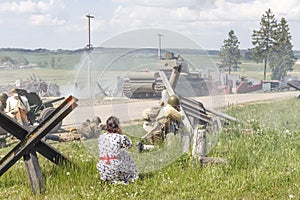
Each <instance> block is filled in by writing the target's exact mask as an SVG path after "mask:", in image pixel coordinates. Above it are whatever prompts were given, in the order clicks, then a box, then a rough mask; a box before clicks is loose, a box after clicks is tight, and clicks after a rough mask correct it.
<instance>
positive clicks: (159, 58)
mask: <svg viewBox="0 0 300 200" xmlns="http://www.w3.org/2000/svg"><path fill="white" fill-rule="evenodd" d="M157 36H158V52H157V54H158V60H161V37H162V36H164V35H162V34H157Z"/></svg>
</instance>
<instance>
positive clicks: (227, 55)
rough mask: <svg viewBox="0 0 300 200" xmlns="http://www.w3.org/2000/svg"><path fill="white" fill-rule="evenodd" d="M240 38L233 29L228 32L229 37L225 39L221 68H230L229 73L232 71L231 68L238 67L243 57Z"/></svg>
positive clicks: (221, 53)
mask: <svg viewBox="0 0 300 200" xmlns="http://www.w3.org/2000/svg"><path fill="white" fill-rule="evenodd" d="M239 44H240V42H239V40H238V38H237V36H236V35H235V34H234V31H233V30H230V31H229V33H228V39H225V40H224V42H223V46H222V48H221V51H220V54H219V56H220V58H221V64H220V66H219V67H220V68H223V69H225V68H228V74H230V73H231V69H237V68H239V67H238V64H240V62H239V60H240V59H241V53H240V49H239Z"/></svg>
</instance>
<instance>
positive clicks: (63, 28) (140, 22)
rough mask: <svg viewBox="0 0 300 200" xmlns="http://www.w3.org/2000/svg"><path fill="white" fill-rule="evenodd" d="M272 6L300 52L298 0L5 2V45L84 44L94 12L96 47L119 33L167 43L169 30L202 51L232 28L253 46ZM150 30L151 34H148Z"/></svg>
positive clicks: (0, 14) (0, 15)
mask: <svg viewBox="0 0 300 200" xmlns="http://www.w3.org/2000/svg"><path fill="white" fill-rule="evenodd" d="M269 8H270V9H271V10H272V12H273V14H275V18H276V19H277V21H280V19H281V18H282V17H284V18H285V19H286V20H287V22H288V25H289V28H290V33H291V35H292V44H293V45H294V50H300V4H299V3H298V0H39V1H38V0H12V1H8V0H0V26H1V29H0V48H26V49H36V48H46V49H52V50H55V49H79V48H83V47H85V46H86V45H87V44H88V18H87V17H86V15H87V14H90V15H92V16H94V18H92V19H91V43H92V45H93V46H95V47H96V46H105V45H104V44H109V43H110V44H111V43H114V42H112V41H115V42H116V41H118V40H117V38H118V37H120V36H122V37H121V38H123V39H124V38H127V39H128V38H129V39H128V40H129V41H130V43H131V44H133V43H134V42H136V41H139V40H146V41H150V39H149V38H150V37H151V38H152V39H153V41H152V40H151V42H152V43H153V46H157V40H158V37H157V34H161V32H160V30H167V31H166V32H164V33H162V34H163V35H164V36H163V37H162V38H161V40H162V41H161V42H162V45H164V44H167V43H166V42H165V41H166V40H167V39H170V38H172V36H171V35H168V33H175V34H173V36H174V37H175V38H176V35H181V36H183V37H184V38H187V39H188V40H191V41H193V42H195V43H196V44H197V45H198V46H199V47H201V48H203V49H215V50H219V49H220V48H221V46H222V45H223V41H224V40H225V39H227V37H228V32H229V31H230V30H233V31H234V32H235V35H236V36H237V37H238V39H239V41H240V46H239V47H240V49H248V48H251V47H253V46H252V44H251V35H252V33H253V30H257V29H259V27H260V24H259V23H260V20H261V18H262V15H263V14H264V13H265V12H266V11H267V10H268V9H269ZM148 29H150V30H152V32H153V35H152V36H146V35H147V34H145V33H147V30H148ZM138 30H144V31H142V32H141V31H138ZM153 30H157V32H155V31H153ZM149 32H150V31H149ZM128 33H130V34H129V35H130V37H128ZM123 36H124V37H123ZM154 38H155V39H154ZM177 40H181V39H180V38H179V39H178V38H177ZM182 41H183V40H182ZM182 43H184V42H182Z"/></svg>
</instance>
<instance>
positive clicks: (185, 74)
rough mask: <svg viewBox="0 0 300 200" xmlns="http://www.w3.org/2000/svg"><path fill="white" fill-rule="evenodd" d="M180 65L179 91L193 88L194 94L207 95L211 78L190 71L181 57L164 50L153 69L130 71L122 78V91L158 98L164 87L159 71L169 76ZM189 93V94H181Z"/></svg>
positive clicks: (128, 94) (128, 93) (130, 96)
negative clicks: (162, 55)
mask: <svg viewBox="0 0 300 200" xmlns="http://www.w3.org/2000/svg"><path fill="white" fill-rule="evenodd" d="M179 65H181V74H180V88H181V89H182V90H181V91H179V93H182V92H186V91H190V90H191V88H192V89H193V90H194V93H195V94H194V95H195V96H206V95H209V93H210V92H209V88H211V87H212V84H213V83H212V79H211V78H210V77H209V76H208V77H207V78H204V77H202V74H201V73H200V72H197V71H195V72H191V71H190V70H189V65H188V63H187V62H186V61H185V60H183V58H182V57H180V56H178V57H175V56H174V54H173V53H170V52H166V53H165V54H164V57H163V58H162V59H159V60H158V61H157V64H156V65H155V69H154V70H149V69H147V68H146V69H143V70H140V71H135V72H131V73H130V74H129V75H128V76H126V77H125V78H124V83H123V93H124V95H125V96H126V97H128V98H153V97H154V98H159V97H161V92H162V90H163V89H164V85H163V82H162V80H161V78H160V76H159V71H164V72H165V74H166V76H167V77H168V78H170V76H171V73H172V69H173V68H174V67H175V66H179ZM181 95H187V96H188V95H190V94H181Z"/></svg>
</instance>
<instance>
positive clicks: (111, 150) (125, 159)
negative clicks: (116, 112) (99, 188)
mask: <svg viewBox="0 0 300 200" xmlns="http://www.w3.org/2000/svg"><path fill="white" fill-rule="evenodd" d="M103 130H105V131H106V132H104V133H102V134H101V135H99V138H98V147H99V155H100V158H99V162H98V164H97V169H98V171H99V172H100V178H101V180H103V181H108V182H110V183H121V184H127V183H129V182H134V180H135V179H137V178H138V172H137V169H136V166H135V164H134V162H133V160H132V159H131V157H130V155H129V154H128V153H127V152H126V150H127V149H129V148H131V146H132V142H131V140H130V139H129V138H128V137H127V136H126V135H124V134H122V129H121V126H120V121H119V119H118V118H116V117H114V116H111V117H109V118H108V119H107V120H106V124H105V125H104V126H103Z"/></svg>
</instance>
